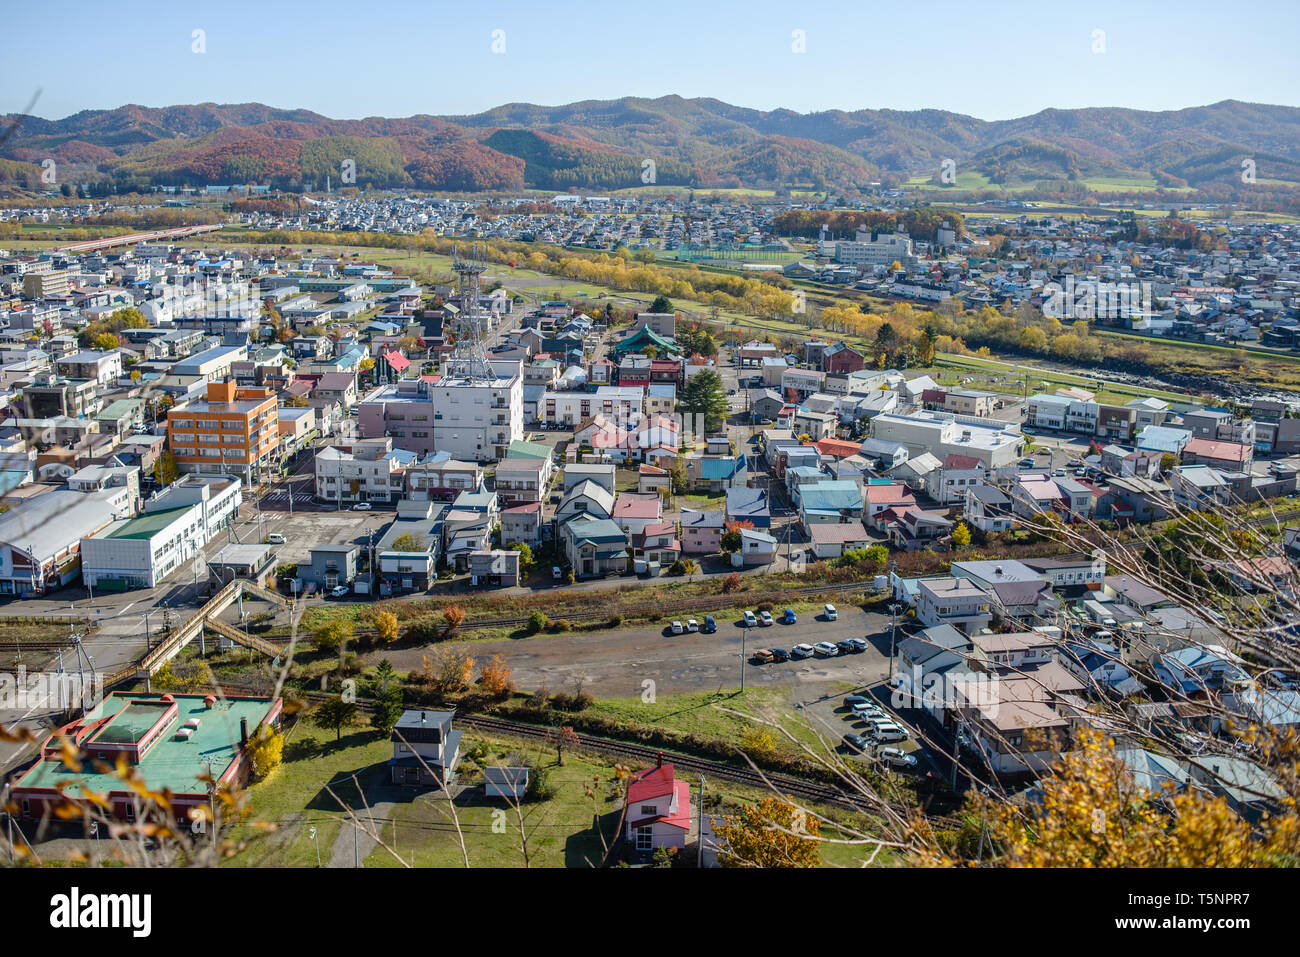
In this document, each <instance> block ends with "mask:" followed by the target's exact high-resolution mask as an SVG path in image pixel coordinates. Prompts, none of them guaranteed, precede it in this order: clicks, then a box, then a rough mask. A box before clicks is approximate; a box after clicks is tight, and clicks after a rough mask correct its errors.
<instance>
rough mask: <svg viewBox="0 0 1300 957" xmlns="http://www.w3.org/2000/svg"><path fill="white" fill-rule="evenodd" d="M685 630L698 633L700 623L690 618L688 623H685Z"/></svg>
mask: <svg viewBox="0 0 1300 957" xmlns="http://www.w3.org/2000/svg"><path fill="white" fill-rule="evenodd" d="M686 630H687V631H699V630H700V623H699V622H698V621H696V620H695V619H694V618H691V619H690V620H688V621H687V622H686Z"/></svg>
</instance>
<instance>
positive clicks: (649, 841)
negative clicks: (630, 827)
mask: <svg viewBox="0 0 1300 957" xmlns="http://www.w3.org/2000/svg"><path fill="white" fill-rule="evenodd" d="M653 847H654V843H653V838H652V836H651V830H650V828H648V827H638V828H637V829H636V849H637V850H638V851H648V850H651V849H652V848H653Z"/></svg>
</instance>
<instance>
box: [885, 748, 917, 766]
mask: <svg viewBox="0 0 1300 957" xmlns="http://www.w3.org/2000/svg"><path fill="white" fill-rule="evenodd" d="M880 760H882V761H884V762H885V763H886V764H888V765H891V766H892V767H896V768H914V767H916V755H915V754H908V753H907V752H906V751H904V750H903V749H902V748H881V749H880Z"/></svg>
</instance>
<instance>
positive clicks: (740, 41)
mask: <svg viewBox="0 0 1300 957" xmlns="http://www.w3.org/2000/svg"><path fill="white" fill-rule="evenodd" d="M189 6H190V5H189V4H178V3H174V2H153V0H141V2H133V0H125V2H122V3H118V4H109V5H105V4H103V3H102V2H100V3H90V2H84V0H70V2H65V3H61V4H59V5H58V9H57V11H55V10H52V8H50V7H48V6H42V4H40V3H37V2H33V0H24V2H21V3H10V4H7V5H6V7H5V10H4V20H3V23H4V26H3V31H2V35H0V113H5V112H14V111H18V110H21V109H22V108H23V107H24V106H25V105H26V103H27V100H28V98H29V97H30V95H31V93H32V92H34V91H35V89H36V88H38V87H39V88H40V89H41V90H42V93H41V97H40V100H39V101H38V102H37V105H36V107H35V108H34V109H33V112H34V113H36V114H37V115H40V116H44V117H51V118H56V117H63V116H66V115H68V114H70V113H75V112H77V111H78V110H83V109H106V108H112V107H116V106H121V105H123V104H126V103H138V104H142V105H145V106H168V105H172V104H180V103H200V102H210V101H212V102H219V103H243V102H260V103H267V104H270V105H272V106H277V107H283V108H296V107H302V108H306V109H310V110H314V111H316V112H318V113H322V114H324V115H327V116H331V117H336V118H358V117H364V116H409V115H412V114H415V113H434V114H460V113H473V112H478V111H480V110H484V109H487V108H489V107H492V106H497V105H500V104H502V103H511V102H519V101H524V102H531V103H541V104H546V105H556V104H561V103H568V102H572V101H575V100H584V99H612V98H615V97H619V96H647V97H653V96H661V95H664V94H669V93H678V94H681V95H682V96H687V97H693V96H708V97H715V98H717V99H720V100H724V101H726V102H728V103H734V104H737V105H740V106H747V107H753V108H756V109H774V108H777V107H785V108H788V109H793V110H797V111H799V112H811V111H817V110H826V109H844V110H853V109H862V108H892V109H899V110H912V109H921V108H936V109H945V110H952V111H955V112H959V113H968V114H971V115H973V116H978V117H982V118H984V119H1006V118H1010V117H1015V116H1023V115H1026V114H1029V113H1034V112H1037V111H1038V110H1041V109H1044V108H1046V107H1062V108H1070V107H1084V106H1127V107H1135V108H1139V109H1150V110H1163V109H1178V108H1182V107H1187V106H1199V105H1203V104H1206V103H1213V102H1217V101H1219V100H1223V99H1238V100H1247V101H1253V102H1260V103H1278V104H1285V105H1289V106H1297V105H1300V55H1297V50H1296V39H1297V37H1300V2H1297V0H1244V2H1242V3H1239V4H1223V3H1221V2H1220V3H1208V2H1200V0H1188V2H1182V3H1170V2H1157V0H1125V2H1109V0H1100V2H1089V3H1062V2H1058V0H1038V2H1028V0H1026V2H1021V0H985V2H975V0H963V2H947V0H928V2H913V3H900V2H892V3H888V4H884V3H875V2H871V0H859V2H844V3H823V2H817V0H803V2H799V3H791V2H788V0H787V2H784V3H778V2H769V0H750V2H741V3H733V2H731V0H716V2H714V0H696V2H690V3H682V2H676V0H630V2H629V0H611V2H606V3H580V2H569V0H533V2H524V3H515V2H509V0H507V2H495V3H491V4H489V3H486V2H480V3H473V2H468V3H467V2H463V0H462V2H459V3H447V2H443V0H423V2H418V0H369V2H362V0H346V2H339V0H318V2H315V3H298V2H295V0H261V2H257V3H252V2H244V0H224V2H221V3H212V4H205V5H203V6H202V8H196V9H192V10H191V9H186V7H189ZM196 6H197V5H196ZM199 29H201V30H204V31H205V33H206V36H205V40H206V48H207V50H206V52H205V53H202V54H199V53H194V52H192V46H193V44H194V41H193V40H192V36H193V31H195V30H199ZM494 30H502V31H504V40H505V52H504V53H501V54H494V53H493V52H492V44H493V39H492V34H493V31H494ZM796 30H801V31H803V37H804V44H805V50H806V52H804V53H802V54H798V53H795V52H793V51H792V44H793V43H794V41H793V40H792V34H793V32H794V31H796ZM1096 30H1102V31H1105V36H1104V43H1105V52H1104V53H1094V52H1093V49H1092V48H1093V46H1094V42H1095V41H1094V31H1096Z"/></svg>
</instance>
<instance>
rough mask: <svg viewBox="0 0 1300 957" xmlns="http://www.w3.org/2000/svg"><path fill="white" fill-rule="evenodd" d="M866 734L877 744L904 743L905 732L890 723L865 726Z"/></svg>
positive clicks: (905, 738)
mask: <svg viewBox="0 0 1300 957" xmlns="http://www.w3.org/2000/svg"><path fill="white" fill-rule="evenodd" d="M867 734H868V735H870V736H871V738H872V739H873V740H874V741H875V742H876V743H877V744H884V743H886V742H889V741H906V740H907V732H906V731H904V730H903V729H902V728H900V727H899V726H898V725H896V724H893V723H892V722H878V723H875V724H872V723H868V724H867Z"/></svg>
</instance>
